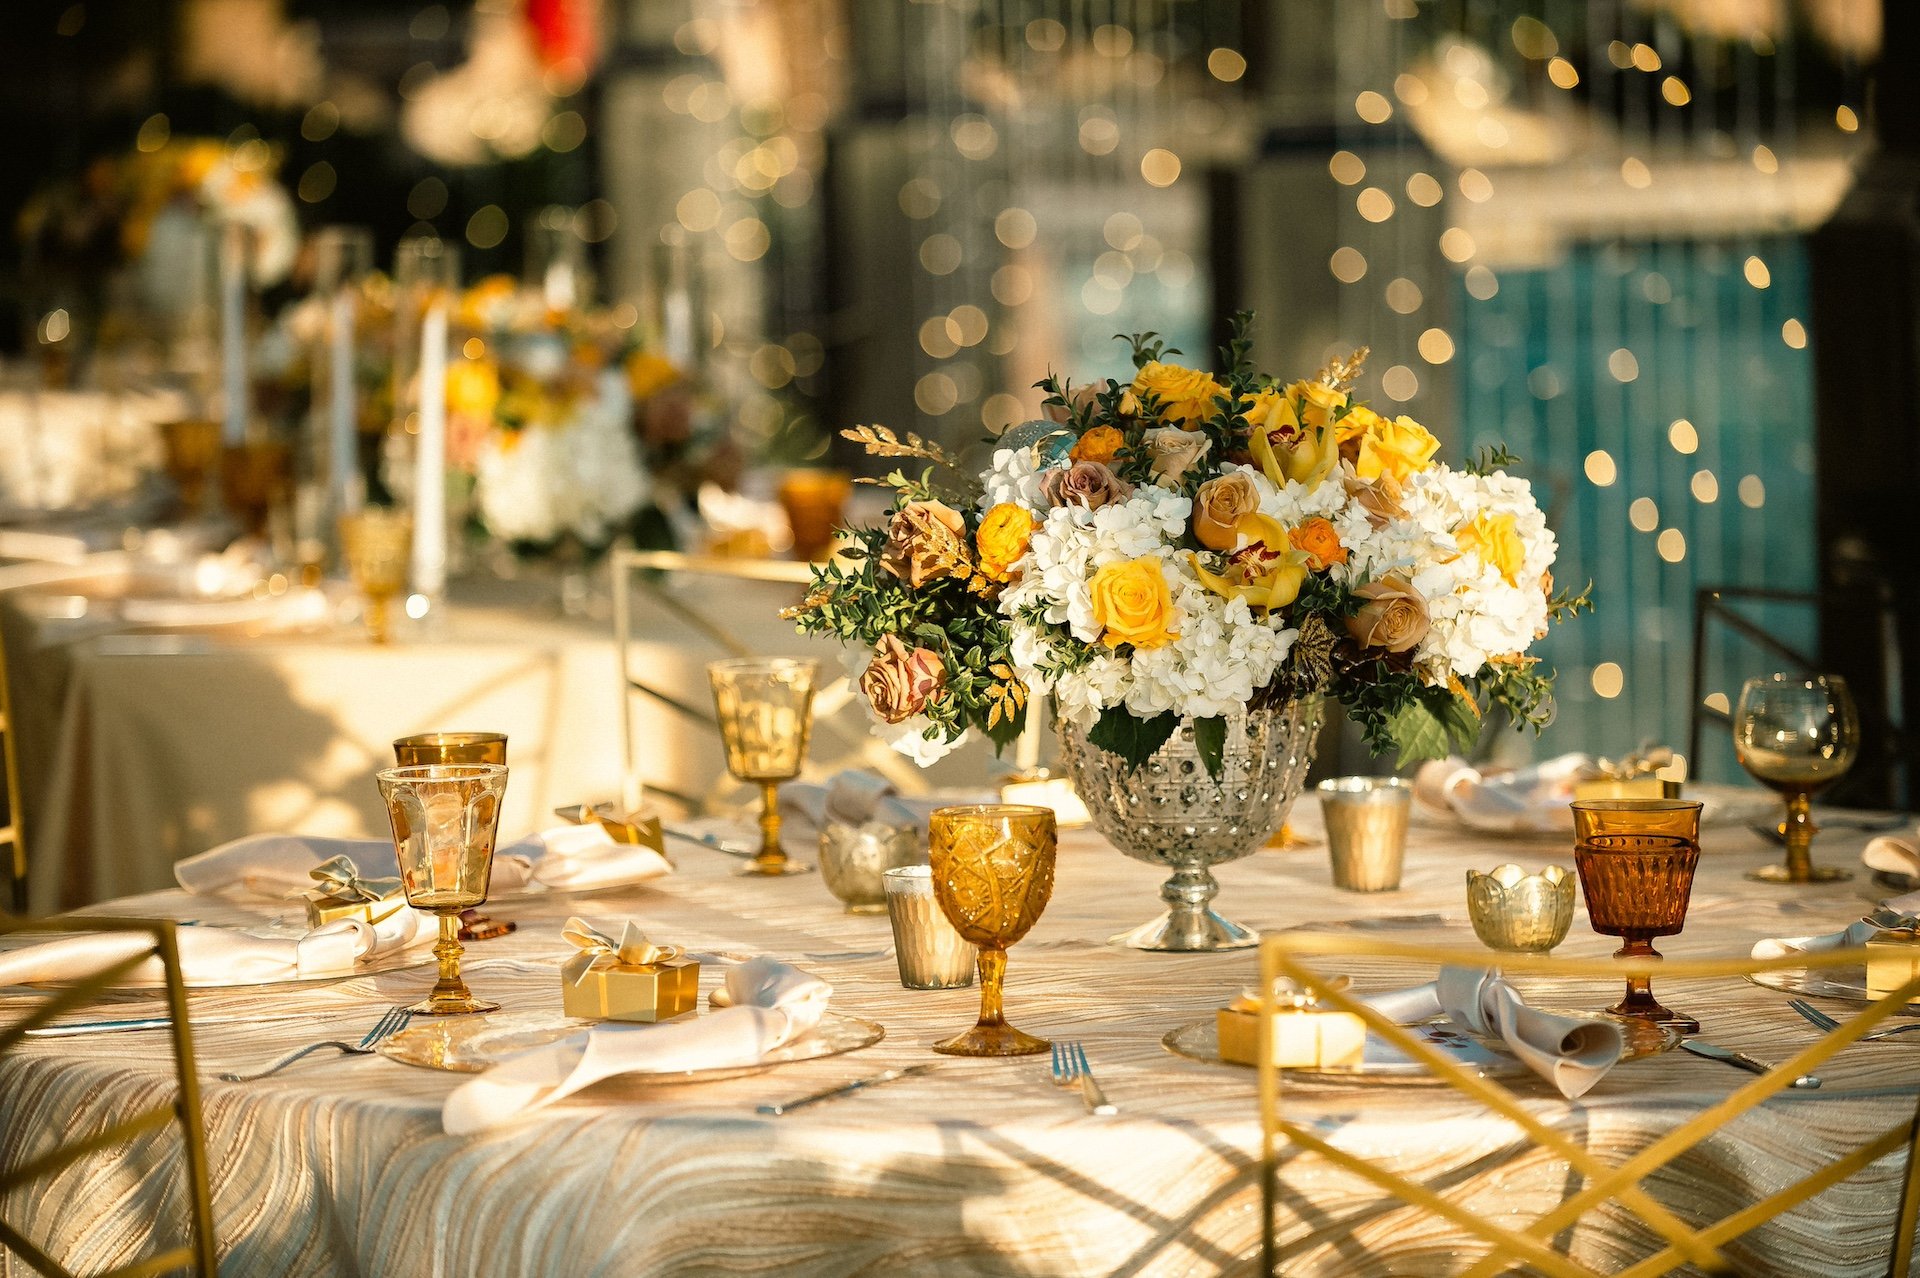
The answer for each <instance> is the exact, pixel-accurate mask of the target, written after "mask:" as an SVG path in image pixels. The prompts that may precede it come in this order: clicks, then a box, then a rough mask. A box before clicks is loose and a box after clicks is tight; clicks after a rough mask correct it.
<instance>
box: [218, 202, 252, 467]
mask: <svg viewBox="0 0 1920 1278" xmlns="http://www.w3.org/2000/svg"><path fill="white" fill-rule="evenodd" d="M220 381H221V385H222V388H223V391H224V396H223V398H224V404H223V408H222V412H223V422H224V425H223V427H222V429H221V439H222V442H224V443H225V444H226V445H227V447H229V448H234V447H237V446H239V445H240V444H242V443H244V442H246V438H247V409H248V404H247V398H248V387H247V231H246V227H244V226H242V225H241V224H240V223H238V222H228V223H227V224H226V225H225V226H223V227H221V228H220Z"/></svg>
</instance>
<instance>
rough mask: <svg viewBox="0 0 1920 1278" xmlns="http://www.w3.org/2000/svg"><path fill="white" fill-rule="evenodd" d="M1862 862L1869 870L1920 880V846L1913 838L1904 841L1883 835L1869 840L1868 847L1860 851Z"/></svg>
mask: <svg viewBox="0 0 1920 1278" xmlns="http://www.w3.org/2000/svg"><path fill="white" fill-rule="evenodd" d="M1860 860H1861V861H1862V862H1863V863H1865V865H1866V867H1867V868H1868V869H1870V870H1879V871H1880V872H1881V873H1883V874H1904V875H1906V876H1907V877H1908V878H1920V846H1916V845H1915V844H1914V842H1913V841H1912V838H1911V837H1908V838H1904V839H1902V838H1895V837H1894V836H1893V835H1890V834H1882V835H1878V836H1876V837H1874V838H1871V839H1868V840H1867V846H1866V847H1864V848H1862V849H1860Z"/></svg>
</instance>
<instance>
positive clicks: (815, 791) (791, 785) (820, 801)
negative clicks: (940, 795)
mask: <svg viewBox="0 0 1920 1278" xmlns="http://www.w3.org/2000/svg"><path fill="white" fill-rule="evenodd" d="M945 802H946V800H934V799H926V798H922V799H904V798H902V797H901V796H900V795H899V794H898V793H897V792H896V791H895V790H894V788H893V782H891V781H889V780H887V779H886V778H885V777H883V776H881V775H880V774H879V773H878V772H871V771H868V770H867V769H865V768H849V769H847V770H846V771H845V772H841V773H838V774H836V775H835V776H833V777H831V778H829V779H828V781H827V783H826V784H825V785H820V784H818V783H816V782H812V781H789V782H787V783H786V784H785V785H783V786H781V787H780V809H781V813H782V815H783V816H784V817H785V818H786V834H787V836H788V837H790V838H792V839H793V840H794V842H795V844H796V846H799V847H803V848H805V849H806V850H808V851H811V850H814V849H817V848H818V847H819V844H820V831H821V830H823V829H825V828H826V827H827V826H828V825H830V824H837V825H884V826H887V827H889V828H891V829H901V828H903V827H910V828H912V829H913V830H915V831H916V832H920V831H924V830H925V829H926V828H927V814H928V813H930V812H932V811H933V810H934V809H935V808H937V807H941V806H943V805H944V804H945ZM781 842H783V843H784V842H786V838H783V839H782V840H781Z"/></svg>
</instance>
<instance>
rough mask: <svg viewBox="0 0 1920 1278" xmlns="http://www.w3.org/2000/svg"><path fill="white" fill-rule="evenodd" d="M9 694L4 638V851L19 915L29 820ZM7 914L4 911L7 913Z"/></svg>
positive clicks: (0, 749) (0, 663)
mask: <svg viewBox="0 0 1920 1278" xmlns="http://www.w3.org/2000/svg"><path fill="white" fill-rule="evenodd" d="M9 696H10V694H9V693H8V691H7V643H6V637H5V636H4V635H0V851H4V853H5V855H6V858H7V859H6V866H7V900H8V904H9V908H10V909H11V910H12V911H13V913H15V914H25V913H26V912H27V836H26V820H25V818H24V817H23V816H21V813H20V806H21V805H20V755H19V743H18V734H16V733H15V731H14V726H13V724H14V719H13V703H12V702H11V701H10V700H9ZM4 913H5V911H0V914H4Z"/></svg>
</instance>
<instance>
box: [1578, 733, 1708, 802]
mask: <svg viewBox="0 0 1920 1278" xmlns="http://www.w3.org/2000/svg"><path fill="white" fill-rule="evenodd" d="M1686 778H1687V761H1686V760H1685V759H1684V758H1682V757H1681V756H1679V755H1677V754H1675V753H1674V752H1673V751H1672V750H1670V749H1668V748H1667V747H1666V746H1652V747H1650V748H1648V749H1646V750H1644V751H1640V752H1638V753H1635V754H1630V755H1627V756H1626V757H1625V758H1623V759H1620V760H1618V761H1615V760H1613V759H1595V760H1594V761H1593V774H1592V775H1590V776H1588V777H1587V779H1586V780H1583V781H1578V782H1575V783H1574V787H1573V797H1574V798H1576V799H1677V798H1679V797H1680V786H1681V783H1682V782H1683V781H1685V780H1686Z"/></svg>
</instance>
